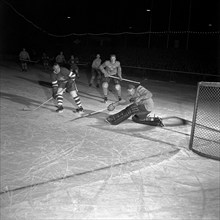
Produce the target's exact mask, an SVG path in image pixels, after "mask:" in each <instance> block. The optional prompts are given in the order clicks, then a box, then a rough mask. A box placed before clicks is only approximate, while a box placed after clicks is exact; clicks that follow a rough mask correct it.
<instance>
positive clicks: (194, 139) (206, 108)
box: [189, 82, 220, 160]
mask: <svg viewBox="0 0 220 220" xmlns="http://www.w3.org/2000/svg"><path fill="white" fill-rule="evenodd" d="M189 148H190V149H191V150H192V151H193V152H195V153H197V154H199V155H201V156H205V157H208V158H212V159H216V160H220V82H199V83H198V87H197V95H196V101H195V105H194V113H193V121H192V129H191V136H190V143H189Z"/></svg>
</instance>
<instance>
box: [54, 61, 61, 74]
mask: <svg viewBox="0 0 220 220" xmlns="http://www.w3.org/2000/svg"><path fill="white" fill-rule="evenodd" d="M53 72H54V73H55V74H58V73H59V72H60V65H59V64H58V63H54V65H53Z"/></svg>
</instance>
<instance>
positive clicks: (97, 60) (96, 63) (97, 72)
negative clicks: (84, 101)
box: [89, 54, 102, 88]
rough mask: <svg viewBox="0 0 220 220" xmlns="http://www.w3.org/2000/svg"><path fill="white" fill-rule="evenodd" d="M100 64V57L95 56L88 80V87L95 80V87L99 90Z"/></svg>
mask: <svg viewBox="0 0 220 220" xmlns="http://www.w3.org/2000/svg"><path fill="white" fill-rule="evenodd" d="M101 62H102V60H101V58H100V55H99V54H97V55H96V58H95V59H94V60H93V62H92V70H91V73H92V77H91V79H90V82H89V86H92V85H93V83H94V80H95V79H96V83H97V84H96V87H97V88H99V85H100V82H101V70H100V69H99V67H100V65H101Z"/></svg>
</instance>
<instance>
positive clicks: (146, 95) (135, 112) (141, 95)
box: [106, 84, 163, 126]
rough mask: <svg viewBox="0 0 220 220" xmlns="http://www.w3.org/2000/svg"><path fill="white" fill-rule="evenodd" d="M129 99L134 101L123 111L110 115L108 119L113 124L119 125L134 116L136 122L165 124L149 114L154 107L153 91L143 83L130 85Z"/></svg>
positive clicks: (155, 124)
mask: <svg viewBox="0 0 220 220" xmlns="http://www.w3.org/2000/svg"><path fill="white" fill-rule="evenodd" d="M127 92H128V99H129V101H130V102H131V103H132V104H130V105H129V106H127V107H126V108H125V109H123V110H122V111H120V112H118V113H116V114H114V115H110V116H108V117H107V118H106V121H107V122H108V123H110V124H111V125H118V124H120V123H121V122H123V121H125V120H126V119H128V118H129V117H130V116H132V120H133V121H134V122H136V123H140V124H146V125H153V126H163V123H162V120H161V119H160V118H158V117H149V114H150V113H151V112H152V110H153V108H154V101H153V99H152V96H153V95H152V93H151V92H150V91H149V90H147V89H146V88H145V87H143V86H142V85H138V86H137V87H135V86H134V85H132V84H129V85H128V90H127Z"/></svg>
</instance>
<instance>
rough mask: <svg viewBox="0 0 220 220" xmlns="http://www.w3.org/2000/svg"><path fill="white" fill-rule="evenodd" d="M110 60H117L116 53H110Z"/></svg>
mask: <svg viewBox="0 0 220 220" xmlns="http://www.w3.org/2000/svg"><path fill="white" fill-rule="evenodd" d="M110 60H111V62H112V63H115V61H116V55H115V54H111V55H110Z"/></svg>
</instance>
